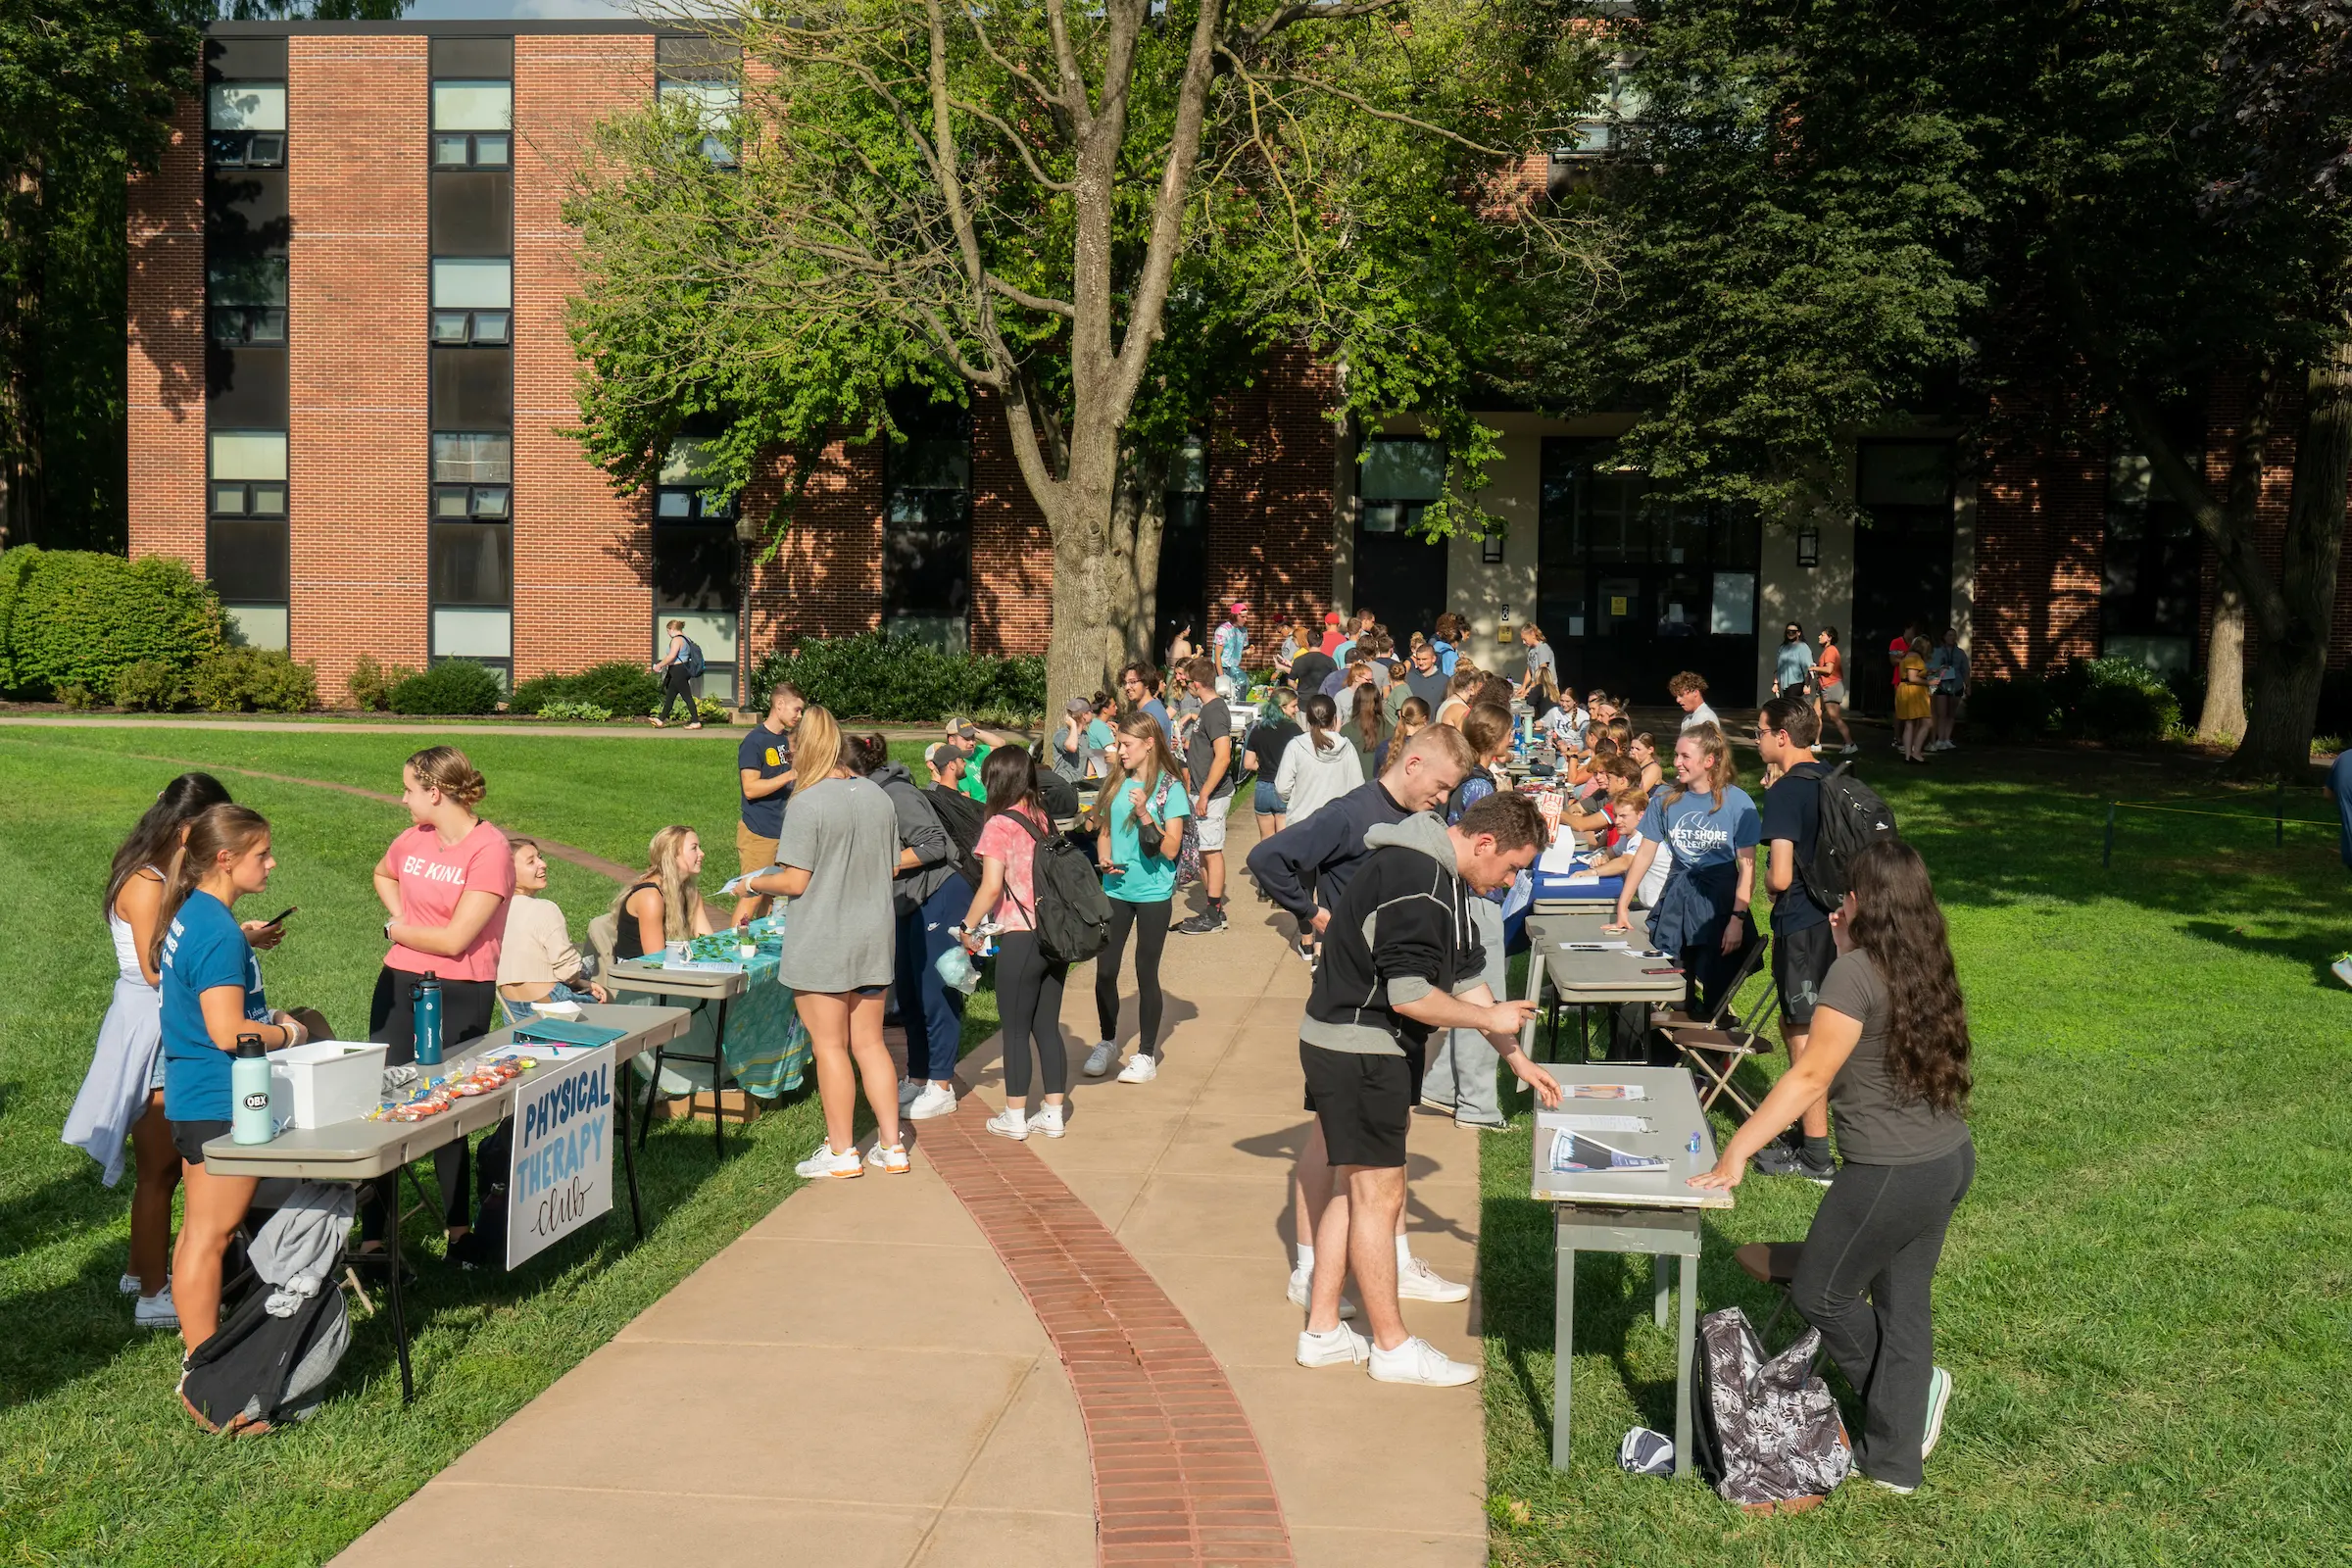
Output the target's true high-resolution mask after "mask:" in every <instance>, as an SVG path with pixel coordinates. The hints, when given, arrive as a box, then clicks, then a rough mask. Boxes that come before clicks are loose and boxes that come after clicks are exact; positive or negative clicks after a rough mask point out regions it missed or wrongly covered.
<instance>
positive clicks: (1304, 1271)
mask: <svg viewBox="0 0 2352 1568" xmlns="http://www.w3.org/2000/svg"><path fill="white" fill-rule="evenodd" d="M1314 1282H1315V1271H1314V1270H1313V1269H1311V1268H1308V1267H1307V1266H1306V1265H1305V1264H1303V1263H1301V1264H1299V1265H1298V1266H1297V1267H1295V1268H1293V1269H1292V1270H1291V1289H1290V1293H1289V1294H1290V1298H1291V1304H1292V1305H1293V1306H1296V1307H1299V1308H1301V1309H1303V1308H1304V1307H1305V1305H1306V1298H1307V1293H1308V1291H1310V1290H1311V1289H1312V1288H1313V1286H1314ZM1353 1316H1355V1303H1354V1302H1353V1301H1350V1300H1349V1299H1348V1298H1347V1297H1345V1296H1342V1297H1341V1298H1340V1321H1341V1322H1343V1323H1345V1322H1347V1321H1348V1319H1349V1318H1351V1317H1353Z"/></svg>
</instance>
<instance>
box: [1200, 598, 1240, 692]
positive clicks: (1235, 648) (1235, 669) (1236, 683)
mask: <svg viewBox="0 0 2352 1568" xmlns="http://www.w3.org/2000/svg"><path fill="white" fill-rule="evenodd" d="M1208 646H1209V649H1210V651H1211V652H1212V653H1213V654H1214V655H1215V656H1216V662H1217V675H1218V677H1219V678H1220V679H1222V680H1223V681H1224V682H1225V683H1226V689H1225V692H1224V695H1225V696H1227V697H1240V696H1242V695H1244V694H1245V693H1246V692H1248V691H1249V689H1250V684H1249V682H1248V681H1247V680H1245V679H1244V678H1243V676H1242V655H1243V654H1245V653H1247V652H1248V651H1249V648H1250V601H1249V600H1247V599H1236V600H1235V601H1234V602H1233V609H1232V610H1231V612H1230V613H1227V615H1226V616H1225V623H1224V624H1223V625H1221V626H1219V627H1218V628H1217V629H1216V631H1215V632H1214V633H1213V634H1211V636H1210V637H1209V640H1208Z"/></svg>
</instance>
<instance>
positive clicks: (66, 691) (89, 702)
mask: <svg viewBox="0 0 2352 1568" xmlns="http://www.w3.org/2000/svg"><path fill="white" fill-rule="evenodd" d="M57 700H58V701H59V702H61V703H63V704H65V705H66V710H67V711H69V712H74V713H81V712H87V711H89V710H90V709H93V708H96V707H97V706H98V694H97V693H96V692H94V691H92V690H90V689H89V688H88V687H87V686H84V685H83V684H81V682H79V681H68V682H67V683H66V684H65V685H63V686H60V687H59V688H58V689H57Z"/></svg>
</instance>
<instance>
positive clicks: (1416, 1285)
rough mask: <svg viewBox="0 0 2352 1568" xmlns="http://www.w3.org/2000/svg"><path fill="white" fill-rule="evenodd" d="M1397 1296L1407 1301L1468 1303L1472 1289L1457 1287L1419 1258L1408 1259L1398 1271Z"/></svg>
mask: <svg viewBox="0 0 2352 1568" xmlns="http://www.w3.org/2000/svg"><path fill="white" fill-rule="evenodd" d="M1397 1298H1398V1299H1401V1300H1406V1301H1467V1300H1468V1299H1470V1287H1469V1286H1467V1285H1456V1284H1455V1283H1454V1282H1453V1281H1451V1280H1449V1279H1446V1278H1445V1277H1443V1276H1442V1275H1440V1274H1439V1273H1438V1271H1437V1270H1436V1269H1434V1268H1431V1267H1430V1266H1429V1265H1428V1264H1427V1263H1424V1262H1422V1261H1421V1259H1419V1258H1417V1257H1408V1258H1406V1259H1405V1260H1404V1266H1403V1267H1402V1268H1399V1269H1398V1270H1397Z"/></svg>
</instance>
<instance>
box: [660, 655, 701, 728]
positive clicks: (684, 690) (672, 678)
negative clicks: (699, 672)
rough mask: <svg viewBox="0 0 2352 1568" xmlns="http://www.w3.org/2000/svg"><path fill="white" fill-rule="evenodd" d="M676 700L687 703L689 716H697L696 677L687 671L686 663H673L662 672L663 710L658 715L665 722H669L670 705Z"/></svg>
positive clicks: (687, 714)
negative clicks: (695, 702) (695, 704)
mask: <svg viewBox="0 0 2352 1568" xmlns="http://www.w3.org/2000/svg"><path fill="white" fill-rule="evenodd" d="M675 702H683V703H684V704H685V705H686V716H687V717H688V718H693V717H694V716H696V715H695V707H694V677H693V676H691V675H689V674H687V673H686V666H685V665H684V664H672V665H670V666H669V667H668V668H667V669H665V670H663V671H662V711H661V712H660V713H659V714H657V715H656V716H657V717H659V718H660V719H661V720H662V722H663V723H664V724H666V723H668V722H669V705H670V704H672V703H675Z"/></svg>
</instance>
